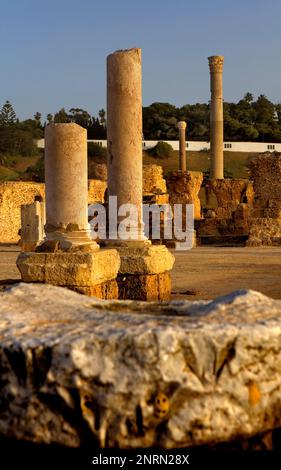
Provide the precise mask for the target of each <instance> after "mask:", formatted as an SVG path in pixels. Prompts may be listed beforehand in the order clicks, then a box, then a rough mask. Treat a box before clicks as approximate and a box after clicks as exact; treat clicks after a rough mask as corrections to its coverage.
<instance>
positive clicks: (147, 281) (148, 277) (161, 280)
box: [117, 272, 171, 302]
mask: <svg viewBox="0 0 281 470" xmlns="http://www.w3.org/2000/svg"><path fill="white" fill-rule="evenodd" d="M117 283H118V291H119V296H118V299H119V300H147V301H159V302H163V301H168V300H170V296H171V276H170V273H168V272H166V273H162V274H125V275H124V274H119V275H118V276H117Z"/></svg>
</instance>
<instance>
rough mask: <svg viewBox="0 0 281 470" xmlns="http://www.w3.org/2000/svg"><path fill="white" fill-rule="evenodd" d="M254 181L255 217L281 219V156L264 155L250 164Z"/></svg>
mask: <svg viewBox="0 0 281 470" xmlns="http://www.w3.org/2000/svg"><path fill="white" fill-rule="evenodd" d="M250 170H251V177H252V179H253V181H254V191H255V197H254V211H253V217H267V218H281V155H279V154H278V155H277V154H273V155H272V154H270V153H269V154H262V155H258V156H257V157H256V158H254V159H253V160H251V162H250Z"/></svg>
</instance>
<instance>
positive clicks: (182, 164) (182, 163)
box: [178, 121, 186, 171]
mask: <svg viewBox="0 0 281 470" xmlns="http://www.w3.org/2000/svg"><path fill="white" fill-rule="evenodd" d="M178 128H179V170H181V171H186V143H185V129H186V122H185V121H179V122H178Z"/></svg>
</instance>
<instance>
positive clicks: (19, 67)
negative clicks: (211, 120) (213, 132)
mask: <svg viewBox="0 0 281 470" xmlns="http://www.w3.org/2000/svg"><path fill="white" fill-rule="evenodd" d="M280 20H281V0H115V1H114V0H44V1H40V0H0V106H2V103H3V102H4V101H5V100H6V99H8V100H10V101H11V102H12V104H13V105H14V108H15V111H16V113H17V115H18V116H19V117H20V118H21V119H23V118H27V117H31V116H32V115H33V114H34V113H35V112H36V111H40V112H41V113H42V115H43V117H44V118H45V116H46V114H47V113H48V112H50V113H54V112H56V111H57V110H58V109H59V108H61V107H65V108H66V109H67V110H68V109H69V108H70V107H82V108H84V109H87V110H88V111H89V112H90V113H91V114H94V115H97V112H98V110H99V109H100V108H102V107H105V103H106V96H105V89H106V72H105V63H106V56H107V55H108V54H109V53H111V52H113V51H114V50H117V49H127V48H131V47H141V48H142V53H143V103H144V105H148V104H151V103H152V102H154V101H162V102H170V103H173V104H175V105H177V106H181V105H184V104H186V103H196V102H206V101H207V100H208V99H209V72H208V64H207V57H208V56H209V55H220V54H221V55H224V56H225V72H224V98H225V100H226V101H237V100H239V99H240V97H242V95H243V94H244V93H245V92H246V91H251V92H253V94H254V96H257V95H258V94H261V93H264V94H265V95H267V96H268V98H270V99H271V100H273V101H274V102H278V101H281V28H280Z"/></svg>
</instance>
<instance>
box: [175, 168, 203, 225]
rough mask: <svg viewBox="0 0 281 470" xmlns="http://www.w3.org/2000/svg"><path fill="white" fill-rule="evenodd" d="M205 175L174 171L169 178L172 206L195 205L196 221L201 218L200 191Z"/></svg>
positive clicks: (195, 172)
mask: <svg viewBox="0 0 281 470" xmlns="http://www.w3.org/2000/svg"><path fill="white" fill-rule="evenodd" d="M202 181H203V173H201V172H199V171H174V172H172V173H171V174H170V175H169V176H168V178H167V188H168V193H169V201H170V204H171V205H172V206H173V204H194V219H195V220H196V219H200V218H201V203H200V199H199V196H198V194H199V191H200V187H201V184H202Z"/></svg>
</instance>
